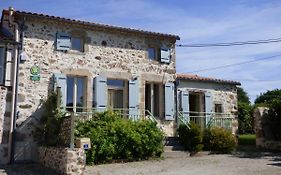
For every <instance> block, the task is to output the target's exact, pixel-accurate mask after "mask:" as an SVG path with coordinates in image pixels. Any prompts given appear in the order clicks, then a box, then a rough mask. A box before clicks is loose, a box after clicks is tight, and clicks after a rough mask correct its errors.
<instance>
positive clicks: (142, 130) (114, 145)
mask: <svg viewBox="0 0 281 175" xmlns="http://www.w3.org/2000/svg"><path fill="white" fill-rule="evenodd" d="M75 136H76V137H89V138H90V139H91V144H92V148H91V149H89V150H88V151H86V155H87V158H86V159H87V164H100V163H106V162H112V161H113V160H126V161H131V160H141V159H147V158H149V157H159V156H160V155H161V153H162V152H163V139H164V135H163V133H162V132H161V131H160V129H159V128H158V127H157V126H156V123H154V122H151V121H148V120H140V121H132V120H127V119H123V118H122V117H121V116H120V115H119V114H117V113H113V112H110V111H107V112H104V113H97V114H94V115H93V118H92V119H91V120H88V121H85V122H78V123H77V125H76V131H75Z"/></svg>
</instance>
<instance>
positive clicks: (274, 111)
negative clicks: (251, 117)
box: [263, 99, 281, 141]
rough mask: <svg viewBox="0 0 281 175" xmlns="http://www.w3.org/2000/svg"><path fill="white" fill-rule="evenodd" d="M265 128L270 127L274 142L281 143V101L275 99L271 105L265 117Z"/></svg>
mask: <svg viewBox="0 0 281 175" xmlns="http://www.w3.org/2000/svg"><path fill="white" fill-rule="evenodd" d="M263 125H264V126H263V127H264V128H265V126H266V125H268V126H269V129H270V131H271V134H272V137H273V140H276V141H281V127H280V126H281V100H280V99H274V100H272V101H271V103H270V104H269V110H268V113H267V114H266V115H265V117H264V121H263Z"/></svg>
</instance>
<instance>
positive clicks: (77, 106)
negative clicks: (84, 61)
mask: <svg viewBox="0 0 281 175" xmlns="http://www.w3.org/2000/svg"><path fill="white" fill-rule="evenodd" d="M85 83H86V81H85V78H84V77H72V76H68V77H67V98H66V106H67V109H68V110H71V111H72V110H73V111H78V112H79V111H83V108H84V107H85V106H86V95H85V93H86V88H85V86H86V85H85Z"/></svg>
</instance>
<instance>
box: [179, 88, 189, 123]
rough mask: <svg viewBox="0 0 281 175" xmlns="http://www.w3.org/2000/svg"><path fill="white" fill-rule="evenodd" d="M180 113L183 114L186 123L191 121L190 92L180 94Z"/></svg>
mask: <svg viewBox="0 0 281 175" xmlns="http://www.w3.org/2000/svg"><path fill="white" fill-rule="evenodd" d="M180 108H181V109H180V111H181V112H182V114H183V117H184V118H185V120H186V121H189V92H188V91H181V92H180Z"/></svg>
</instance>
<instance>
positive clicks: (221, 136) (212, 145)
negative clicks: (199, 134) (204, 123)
mask: <svg viewBox="0 0 281 175" xmlns="http://www.w3.org/2000/svg"><path fill="white" fill-rule="evenodd" d="M203 143H204V148H205V149H206V150H210V151H213V152H215V153H230V152H231V151H232V150H234V148H235V147H236V145H237V141H236V138H235V136H234V135H233V134H232V133H231V132H229V131H227V130H225V129H223V128H217V127H215V128H207V129H205V131H204V136H203Z"/></svg>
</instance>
